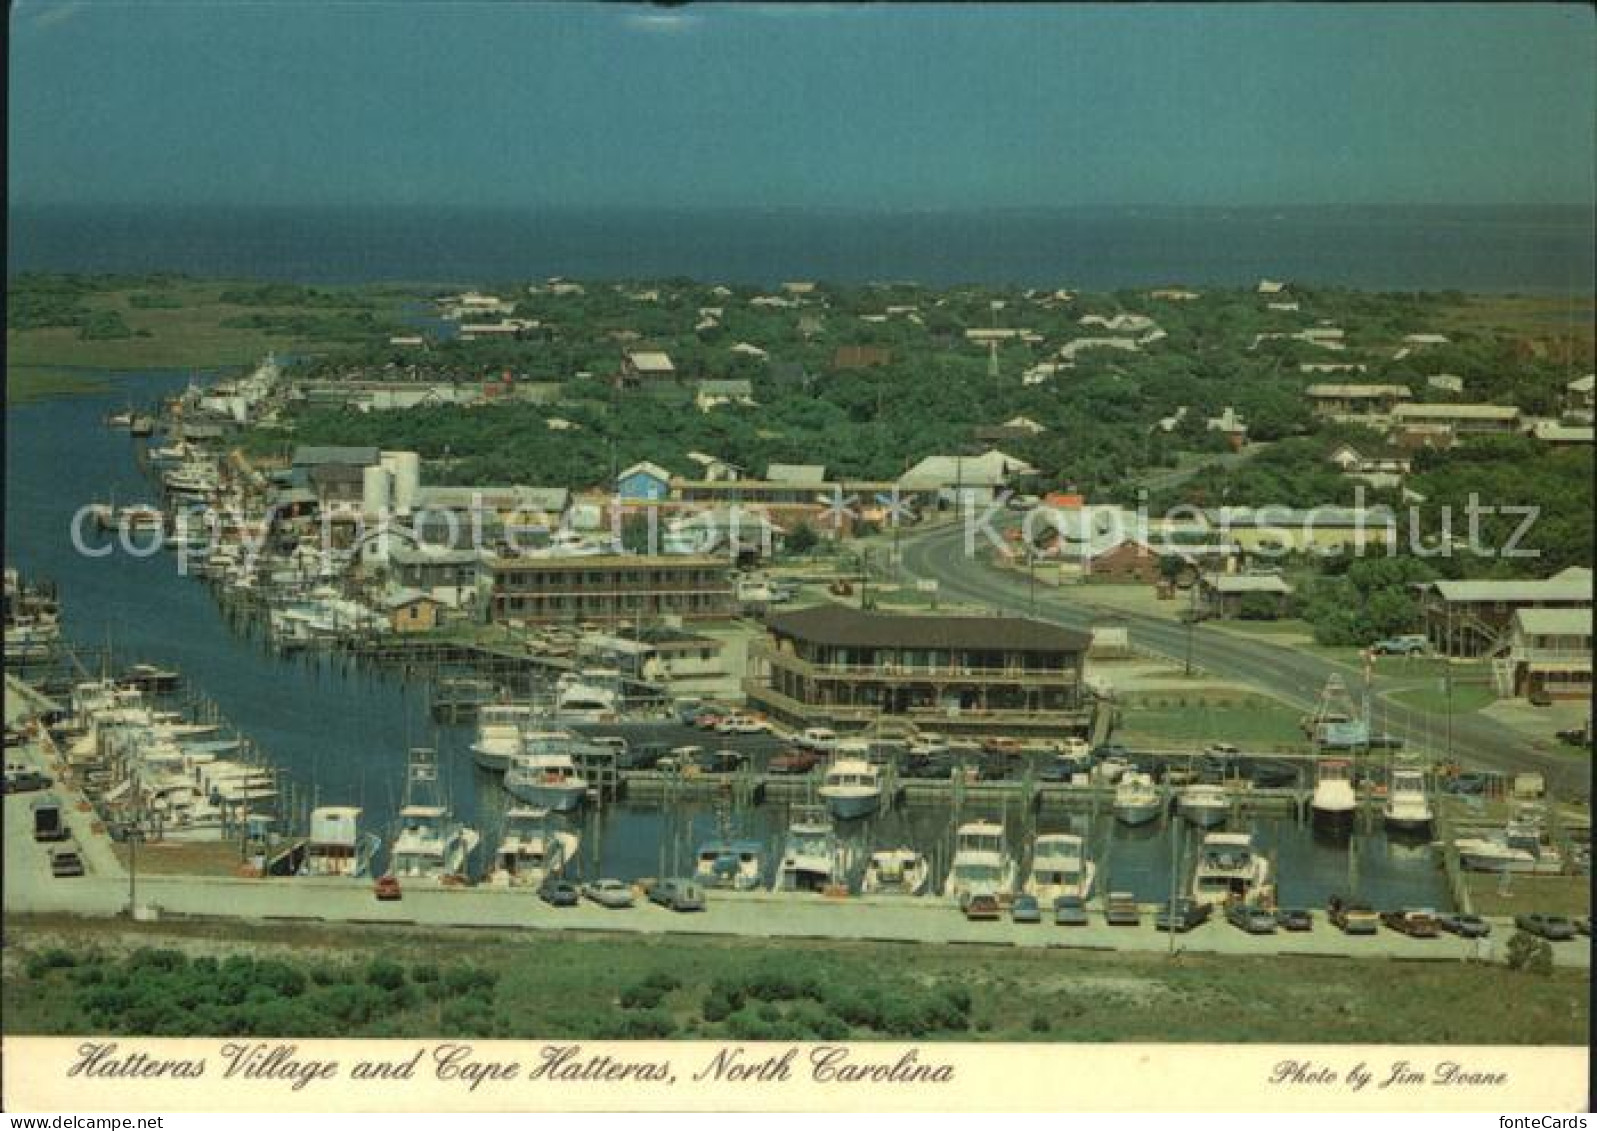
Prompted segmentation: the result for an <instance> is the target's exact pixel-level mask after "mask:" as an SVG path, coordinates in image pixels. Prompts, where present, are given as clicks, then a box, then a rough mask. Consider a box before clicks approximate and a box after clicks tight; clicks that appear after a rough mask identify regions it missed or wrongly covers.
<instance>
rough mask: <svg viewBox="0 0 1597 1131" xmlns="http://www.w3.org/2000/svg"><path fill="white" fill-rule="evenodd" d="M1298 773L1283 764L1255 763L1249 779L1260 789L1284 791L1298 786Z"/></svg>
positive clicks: (1250, 770) (1249, 773)
mask: <svg viewBox="0 0 1597 1131" xmlns="http://www.w3.org/2000/svg"><path fill="white" fill-rule="evenodd" d="M1298 777H1299V775H1298V771H1297V770H1296V769H1295V768H1294V767H1292V766H1288V765H1285V764H1283V763H1281V762H1255V763H1254V764H1253V766H1252V767H1251V768H1250V769H1249V771H1248V778H1249V780H1250V781H1252V782H1253V784H1254V786H1255V787H1257V788H1259V789H1284V788H1286V787H1287V786H1293V785H1297V784H1298Z"/></svg>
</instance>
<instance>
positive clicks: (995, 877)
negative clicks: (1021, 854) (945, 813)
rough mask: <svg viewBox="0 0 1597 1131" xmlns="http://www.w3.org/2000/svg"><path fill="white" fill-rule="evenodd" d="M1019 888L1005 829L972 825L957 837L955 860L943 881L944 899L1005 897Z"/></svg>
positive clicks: (979, 823) (960, 830)
mask: <svg viewBox="0 0 1597 1131" xmlns="http://www.w3.org/2000/svg"><path fill="white" fill-rule="evenodd" d="M1014 888H1015V861H1014V859H1013V858H1012V857H1011V856H1010V855H1009V850H1008V848H1006V847H1005V845H1004V827H1003V826H1002V825H999V824H995V823H994V822H992V821H971V822H970V823H968V824H964V825H960V826H959V828H958V829H957V830H955V833H954V859H953V861H952V863H951V864H950V865H949V868H948V878H947V879H946V880H944V881H943V895H944V896H945V897H947V898H949V899H963V898H964V897H966V896H967V895H1003V894H1007V893H1009V892H1011V891H1013V890H1014Z"/></svg>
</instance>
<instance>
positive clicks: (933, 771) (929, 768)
mask: <svg viewBox="0 0 1597 1131" xmlns="http://www.w3.org/2000/svg"><path fill="white" fill-rule="evenodd" d="M958 766H959V764H958V763H957V762H956V761H955V760H954V757H953V755H951V754H932V755H911V756H910V757H909V758H908V759H906V760H905V762H904V770H903V774H904V776H905V777H906V778H921V779H924V780H936V781H947V780H948V778H949V777H951V776H952V775H953V773H954V771H955V770H956V769H957V768H958Z"/></svg>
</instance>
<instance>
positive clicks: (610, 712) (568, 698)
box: [555, 671, 622, 723]
mask: <svg viewBox="0 0 1597 1131" xmlns="http://www.w3.org/2000/svg"><path fill="white" fill-rule="evenodd" d="M620 678H621V677H620V675H619V674H618V673H616V672H610V671H583V672H571V673H567V674H566V675H563V676H561V677H560V679H559V680H558V681H557V682H556V684H555V718H557V719H559V720H560V721H561V722H577V723H602V722H608V721H610V720H612V719H615V718H617V717H618V716H620V715H621V713H622V711H621V690H620Z"/></svg>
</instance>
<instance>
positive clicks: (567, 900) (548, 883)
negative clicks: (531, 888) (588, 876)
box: [538, 876, 582, 907]
mask: <svg viewBox="0 0 1597 1131" xmlns="http://www.w3.org/2000/svg"><path fill="white" fill-rule="evenodd" d="M538 898H539V899H541V900H543V901H544V902H545V903H547V904H548V905H549V906H550V907H575V906H576V905H577V904H578V903H580V902H581V901H582V893H581V892H579V891H578V890H577V885H576V884H574V883H572V882H570V881H569V880H561V879H556V878H554V877H553V876H551V877H550V878H549V879H547V880H545V881H544V882H543V883H542V884H540V885H539V886H538Z"/></svg>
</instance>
